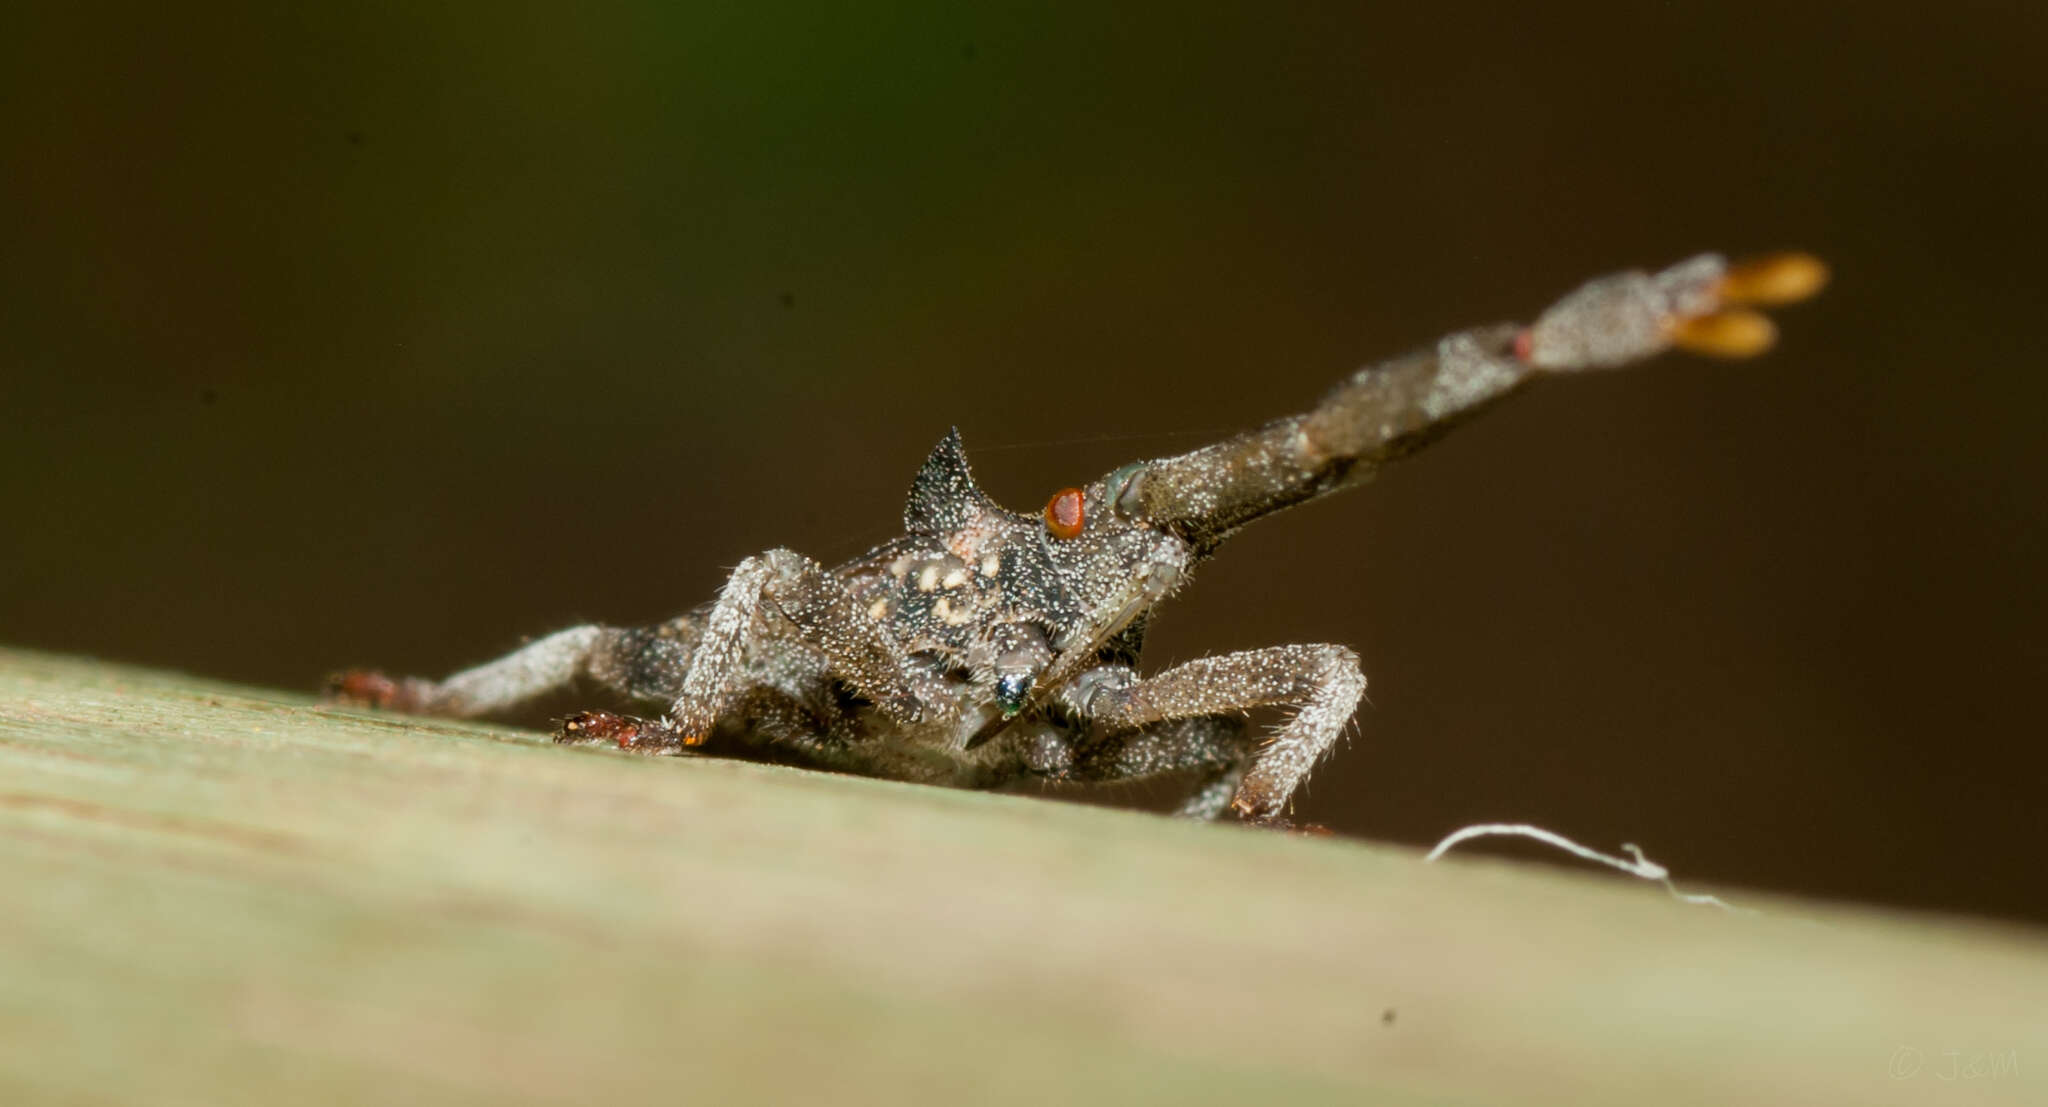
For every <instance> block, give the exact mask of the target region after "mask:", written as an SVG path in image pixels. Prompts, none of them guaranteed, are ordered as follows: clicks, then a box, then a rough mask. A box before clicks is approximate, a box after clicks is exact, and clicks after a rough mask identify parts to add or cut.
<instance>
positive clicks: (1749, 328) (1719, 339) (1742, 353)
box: [1671, 308, 1778, 358]
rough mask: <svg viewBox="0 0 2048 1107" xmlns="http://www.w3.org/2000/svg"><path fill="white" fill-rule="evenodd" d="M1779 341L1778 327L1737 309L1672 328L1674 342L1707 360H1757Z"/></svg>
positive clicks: (1680, 323) (1681, 322)
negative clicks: (1702, 355)
mask: <svg viewBox="0 0 2048 1107" xmlns="http://www.w3.org/2000/svg"><path fill="white" fill-rule="evenodd" d="M1777 340H1778V328H1777V327H1776V326H1775V325H1774V324H1772V322H1771V321H1770V320H1769V319H1767V318H1765V317H1764V316H1763V315H1761V314H1759V313H1757V312H1754V311H1746V310H1743V309H1740V308H1737V309H1735V310H1732V311H1717V312H1715V313H1713V314H1712V315H1702V316H1699V317H1697V318H1693V319H1683V320H1680V321H1679V322H1677V323H1675V324H1673V325H1672V327H1671V342H1672V344H1673V345H1675V346H1677V347H1678V348H1680V349H1682V350H1690V351H1692V352H1693V353H1696V354H1705V355H1706V356H1708V357H1725V358H1738V357H1755V356H1756V355H1758V354H1760V353H1763V352H1764V351H1765V350H1768V349H1770V348H1771V345H1772V344H1773V343H1775V342H1776V341H1777Z"/></svg>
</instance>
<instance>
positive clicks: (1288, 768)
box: [1089, 645, 1365, 820]
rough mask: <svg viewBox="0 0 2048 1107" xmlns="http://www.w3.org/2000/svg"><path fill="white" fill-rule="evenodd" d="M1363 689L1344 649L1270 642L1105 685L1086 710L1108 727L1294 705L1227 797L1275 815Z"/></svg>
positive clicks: (1242, 811) (1250, 813)
mask: <svg viewBox="0 0 2048 1107" xmlns="http://www.w3.org/2000/svg"><path fill="white" fill-rule="evenodd" d="M1364 694H1365V674H1364V673H1363V672H1361V671H1360V670H1359V667H1358V655H1357V654H1355V653H1352V652H1351V651H1350V650H1349V649H1346V648H1345V647H1343V646H1329V645H1308V646H1271V647H1268V648H1266V649H1260V650H1245V651H1243V652H1241V653H1231V654H1224V655H1222V656H1219V657H1204V658H1200V659H1198V660H1195V661H1190V662H1188V663H1186V664H1184V665H1177V666H1175V667H1173V668H1171V669H1168V670H1167V671H1165V672H1163V673H1160V674H1159V675H1158V676H1155V677H1152V678H1150V679H1147V680H1141V681H1138V682H1137V683H1135V684H1131V685H1129V686H1127V687H1123V688H1104V689H1102V690H1101V691H1100V692H1099V693H1097V694H1096V695H1095V696H1094V697H1093V699H1092V701H1091V702H1090V704H1089V714H1090V715H1091V716H1092V717H1093V718H1094V720H1095V721H1096V722H1097V723H1099V724H1100V725H1102V726H1103V727H1105V728H1107V729H1109V730H1112V731H1114V730H1120V729H1125V728H1129V729H1138V728H1142V727H1147V726H1149V725H1150V724H1153V723H1158V722H1164V721H1167V720H1172V719H1187V718H1195V717H1200V716H1212V715H1221V714H1224V713H1235V712H1242V711H1248V710H1250V709H1252V708H1255V707H1273V706H1284V707H1295V708H1298V710H1297V711H1296V712H1295V714H1294V717H1293V718H1291V719H1289V720H1288V721H1287V722H1286V723H1285V724H1284V725H1282V726H1281V727H1280V728H1279V729H1278V730H1276V731H1274V732H1273V734H1272V735H1271V736H1269V737H1268V738H1267V739H1266V740H1265V741H1263V742H1261V743H1259V745H1258V747H1257V748H1256V749H1254V750H1252V751H1251V752H1250V764H1249V765H1248V766H1247V767H1246V768H1245V771H1244V777H1243V779H1242V780H1241V781H1240V782H1239V783H1238V785H1237V790H1236V792H1235V794H1234V795H1233V796H1232V798H1231V800H1230V808H1231V809H1232V810H1234V811H1236V812H1237V813H1238V814H1239V815H1241V816H1243V817H1245V818H1248V819H1258V820H1269V819H1273V818H1277V817H1278V816H1279V815H1280V813H1281V811H1282V809H1283V808H1284V807H1285V806H1286V804H1287V801H1288V799H1289V798H1291V797H1292V796H1293V795H1294V791H1295V789H1296V788H1298V787H1300V785H1301V782H1302V781H1304V780H1306V779H1308V774H1309V770H1310V769H1312V768H1314V767H1315V763H1316V761H1317V759H1318V758H1320V757H1321V756H1322V755H1323V753H1324V752H1325V751H1327V750H1328V749H1329V748H1330V746H1331V744H1332V743H1334V742H1335V741H1336V740H1337V735H1339V734H1341V733H1343V731H1344V726H1345V724H1346V723H1347V722H1349V721H1350V719H1351V714H1352V712H1353V711H1355V710H1356V709H1357V707H1358V700H1359V697H1360V696H1362V695H1364Z"/></svg>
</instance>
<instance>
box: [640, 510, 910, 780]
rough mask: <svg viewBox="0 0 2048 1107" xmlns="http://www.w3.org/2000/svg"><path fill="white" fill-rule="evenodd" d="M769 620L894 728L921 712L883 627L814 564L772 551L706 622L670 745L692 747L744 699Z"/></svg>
mask: <svg viewBox="0 0 2048 1107" xmlns="http://www.w3.org/2000/svg"><path fill="white" fill-rule="evenodd" d="M770 612H773V613H775V614H779V615H780V616H782V617H783V618H784V619H786V620H787V621H788V623H789V625H791V626H793V627H795V629H796V632H797V635H798V636H799V637H800V638H802V640H803V641H805V642H807V643H809V644H810V645H812V646H814V647H816V648H817V649H818V650H820V651H821V652H823V653H824V655H825V658H826V661H827V664H828V665H829V668H830V671H831V675H832V676H835V677H837V678H838V679H840V680H842V681H844V682H845V683H846V684H847V685H848V686H849V687H851V688H852V689H853V690H854V691H855V692H857V693H859V694H860V695H861V696H862V697H864V698H866V699H867V700H868V701H869V702H871V703H873V704H874V705H875V707H876V709H877V710H879V711H881V713H882V714H883V715H886V716H888V717H889V718H890V719H892V720H894V721H895V722H898V723H904V724H908V723H915V722H917V721H918V720H919V719H921V718H922V717H923V715H924V705H923V703H922V702H921V701H920V700H919V699H918V697H917V694H916V692H915V691H914V690H913V689H912V687H911V684H910V681H909V679H908V678H907V677H906V676H905V675H904V672H903V658H904V655H903V650H902V647H900V646H898V645H897V643H896V640H895V638H894V637H893V636H892V635H891V634H890V633H889V630H888V628H887V627H886V626H884V625H883V623H882V622H881V621H880V620H878V619H876V618H875V617H874V616H873V615H871V614H869V613H868V611H867V609H866V608H865V607H863V606H862V605H861V604H860V601H858V600H857V599H855V598H854V596H853V594H852V593H851V592H849V591H847V589H846V585H845V584H844V583H842V582H841V581H840V580H839V579H838V578H837V577H834V576H832V575H831V574H830V573H828V572H826V571H825V569H824V568H823V567H822V566H820V565H819V564H818V563H817V562H815V561H812V560H811V559H809V558H807V557H804V556H802V555H801V554H797V553H795V552H793V551H790V550H770V551H768V552H767V553H764V554H761V555H759V556H756V557H750V558H748V559H746V560H745V561H743V562H741V563H740V565H739V568H737V569H734V570H733V574H732V576H731V577H730V578H729V579H727V581H726V583H725V589H724V590H723V591H722V592H720V593H719V596H718V602H717V603H716V604H714V605H713V606H712V608H711V613H710V615H709V616H707V617H706V619H705V625H704V637H703V639H702V641H701V643H700V644H699V646H698V647H697V653H696V656H695V657H694V658H693V659H692V660H691V662H690V671H689V675H688V676H687V677H686V678H684V680H683V686H682V690H681V693H680V694H679V695H678V696H677V697H676V700H675V705H674V707H673V708H672V709H671V715H672V719H671V720H666V721H665V722H667V723H668V724H669V725H670V726H672V727H673V729H674V737H675V738H676V740H679V741H680V742H681V743H682V744H684V745H697V744H699V743H701V742H703V741H704V740H705V739H706V738H708V737H709V736H710V733H711V727H712V725H713V724H714V723H715V722H716V721H717V720H718V718H719V717H720V716H721V715H722V714H724V713H725V711H726V708H727V706H728V704H729V701H731V699H732V698H733V697H734V696H735V695H736V694H738V693H740V692H741V691H742V684H741V677H742V676H743V675H744V671H745V667H746V658H747V654H748V651H749V649H750V647H752V646H754V645H755V644H756V643H757V642H759V641H761V640H762V639H763V637H764V636H770V637H772V636H773V635H775V634H777V633H778V631H777V629H776V628H775V627H774V626H773V625H772V624H771V623H770V622H769V621H768V620H766V619H764V618H762V616H763V615H765V614H768V613H770Z"/></svg>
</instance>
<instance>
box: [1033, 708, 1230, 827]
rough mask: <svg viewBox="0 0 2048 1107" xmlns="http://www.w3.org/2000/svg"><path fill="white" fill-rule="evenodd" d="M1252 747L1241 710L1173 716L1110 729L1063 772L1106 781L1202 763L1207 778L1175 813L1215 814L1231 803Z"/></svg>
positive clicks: (1186, 815)
mask: <svg viewBox="0 0 2048 1107" xmlns="http://www.w3.org/2000/svg"><path fill="white" fill-rule="evenodd" d="M1250 753H1251V743H1250V741H1249V738H1248V736H1247V735H1246V733H1245V721H1244V719H1243V718H1241V717H1239V716H1236V715H1214V716H1206V717H1197V718H1192V719H1168V720H1166V721H1164V722H1160V723H1155V724H1153V725H1151V726H1147V727H1144V728H1142V729H1139V730H1133V731H1126V732H1122V733H1112V734H1109V735H1106V736H1105V737H1103V738H1102V739H1100V740H1099V741H1097V742H1096V743H1094V744H1093V745H1091V746H1089V747H1088V748H1087V749H1086V750H1084V751H1083V752H1082V753H1081V754H1080V755H1079V756H1078V757H1076V758H1075V759H1074V763H1073V765H1072V766H1071V767H1070V768H1069V769H1068V770H1067V771H1066V772H1065V773H1064V774H1063V775H1064V776H1065V777H1066V778H1067V779H1070V780H1084V781H1097V782H1105V783H1106V782H1109V781H1117V780H1139V779H1143V778H1145V777H1150V776H1158V775H1161V774H1163V773H1171V772H1179V771H1181V770H1184V769H1201V770H1203V772H1202V776H1201V779H1200V780H1199V781H1198V782H1197V783H1196V784H1195V787H1194V789H1193V790H1192V791H1191V792H1189V794H1188V796H1187V798H1186V799H1185V800H1183V801H1181V805H1180V806H1179V807H1178V808H1176V809H1175V811H1174V814H1176V815H1180V816H1181V817H1183V818H1190V819H1213V818H1215V817H1216V816H1218V815H1221V814H1222V813H1223V811H1224V809H1225V808H1227V807H1229V806H1230V798H1231V796H1232V795H1234V794H1235V793H1236V792H1237V785H1238V781H1240V780H1242V779H1243V778H1244V774H1245V770H1246V769H1247V768H1248V767H1249V766H1250V763H1251V758H1250V756H1249V755H1250Z"/></svg>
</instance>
